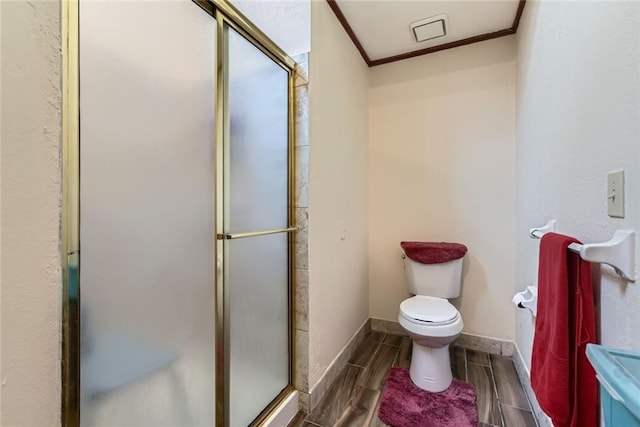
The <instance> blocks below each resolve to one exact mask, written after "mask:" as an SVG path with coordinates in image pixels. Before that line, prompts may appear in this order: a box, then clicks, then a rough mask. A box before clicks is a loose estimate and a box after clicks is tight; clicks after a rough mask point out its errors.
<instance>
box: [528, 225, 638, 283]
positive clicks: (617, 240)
mask: <svg viewBox="0 0 640 427" xmlns="http://www.w3.org/2000/svg"><path fill="white" fill-rule="evenodd" d="M557 224H558V223H557V221H556V220H555V219H550V220H549V221H548V222H547V224H546V225H545V226H544V227H537V228H531V229H530V230H529V236H530V237H531V238H532V239H540V238H542V236H543V235H544V234H545V233H549V232H553V231H556V227H557ZM635 241H636V232H635V231H633V230H616V232H615V233H614V234H613V237H612V238H611V239H610V240H608V241H606V242H603V243H588V244H583V245H579V244H577V243H572V244H570V245H569V250H571V251H573V252H576V253H579V254H580V257H581V258H582V259H583V260H585V261H588V262H598V263H602V264H607V265H610V266H611V267H613V268H614V269H615V271H616V273H618V275H619V276H620V277H622V278H623V279H625V280H627V281H629V282H635V281H636V277H637V271H636V254H635V247H636V246H635Z"/></svg>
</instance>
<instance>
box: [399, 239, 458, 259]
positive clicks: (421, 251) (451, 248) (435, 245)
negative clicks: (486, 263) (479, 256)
mask: <svg viewBox="0 0 640 427" xmlns="http://www.w3.org/2000/svg"><path fill="white" fill-rule="evenodd" d="M400 246H401V247H402V250H403V251H404V253H405V254H406V255H407V256H408V257H409V258H410V259H412V260H414V261H416V262H419V263H422V264H441V263H443V262H449V261H453V260H454V259H459V258H462V257H463V256H464V254H466V253H467V247H466V246H465V245H463V244H461V243H447V242H400Z"/></svg>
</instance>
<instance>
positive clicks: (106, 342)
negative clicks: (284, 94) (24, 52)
mask: <svg viewBox="0 0 640 427" xmlns="http://www.w3.org/2000/svg"><path fill="white" fill-rule="evenodd" d="M79 7H80V56H79V58H80V94H81V96H80V129H81V131H80V132H81V134H80V164H81V169H80V222H81V225H80V245H81V249H80V289H81V296H80V298H81V300H80V301H81V305H80V319H81V332H80V335H81V336H80V342H81V344H80V347H81V348H80V358H81V362H80V363H81V367H80V376H81V383H80V409H81V412H80V418H81V420H80V423H81V425H83V426H100V425H103V426H154V427H157V426H212V425H214V424H215V418H214V417H215V404H214V402H215V396H214V390H215V372H214V369H215V351H214V349H215V341H214V338H215V337H214V332H215V328H214V326H215V325H214V322H215V316H214V314H215V312H214V300H215V293H214V290H215V286H214V284H215V265H214V262H215V256H214V247H215V231H214V224H215V221H214V219H215V218H214V201H213V199H214V172H215V161H214V160H215V159H214V154H215V132H214V130H215V121H214V118H215V114H214V113H215V111H214V109H215V93H214V86H215V81H216V79H215V72H216V70H215V58H216V32H215V30H216V21H215V19H214V18H212V17H211V16H210V15H209V14H207V13H206V12H205V11H204V10H202V9H201V8H200V7H198V5H196V4H195V3H193V2H190V1H182V0H179V1H159V2H148V1H140V2H135V1H87V0H82V1H80V6H79Z"/></svg>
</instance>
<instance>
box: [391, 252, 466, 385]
mask: <svg viewBox="0 0 640 427" xmlns="http://www.w3.org/2000/svg"><path fill="white" fill-rule="evenodd" d="M400 246H401V248H402V258H403V260H404V271H405V280H406V284H407V288H408V290H409V292H410V293H411V294H413V295H414V296H412V297H411V298H408V299H406V300H404V301H402V303H400V314H399V315H398V321H399V322H400V325H401V326H402V327H403V328H404V330H405V331H406V333H407V334H408V335H409V337H410V338H411V339H412V340H413V353H412V356H411V367H410V368H409V372H410V376H411V380H412V381H413V383H414V384H415V385H416V386H418V387H419V388H421V389H423V390H427V391H431V392H441V391H444V390H446V389H447V388H448V387H449V386H450V385H451V382H452V381H453V376H452V374H451V365H450V361H449V345H450V344H451V343H452V342H453V341H454V340H455V339H456V338H457V337H458V336H459V335H460V333H461V332H462V327H463V323H462V316H461V315H460V313H459V312H458V310H457V309H456V308H455V307H454V306H453V305H452V304H451V303H450V302H449V301H448V298H457V297H458V296H459V295H460V283H461V280H462V259H463V257H464V255H465V253H466V252H467V247H466V246H465V245H463V244H460V243H444V242H443V243H437V242H401V244H400Z"/></svg>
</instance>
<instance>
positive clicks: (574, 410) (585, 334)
mask: <svg viewBox="0 0 640 427" xmlns="http://www.w3.org/2000/svg"><path fill="white" fill-rule="evenodd" d="M571 243H580V242H579V241H577V240H576V239H574V238H572V237H568V236H563V235H561V234H556V233H545V235H544V236H542V241H541V242H540V261H539V266H538V315H537V317H536V329H535V336H534V339H533V354H532V356H531V387H532V388H533V390H534V391H535V393H536V397H537V399H538V403H539V404H540V407H541V408H542V409H543V410H544V411H545V412H546V413H547V415H549V416H550V417H551V419H552V420H553V424H554V425H555V426H556V427H597V426H598V425H599V417H598V383H597V380H596V377H595V372H594V370H593V368H592V367H591V364H590V363H589V361H588V360H587V355H586V353H585V350H586V346H587V343H595V342H596V321H595V311H594V304H593V286H592V281H591V265H590V264H589V263H588V262H586V261H583V260H582V259H581V258H580V255H579V254H577V253H574V252H572V251H570V250H568V249H567V248H568V246H569V245H570V244H571Z"/></svg>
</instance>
